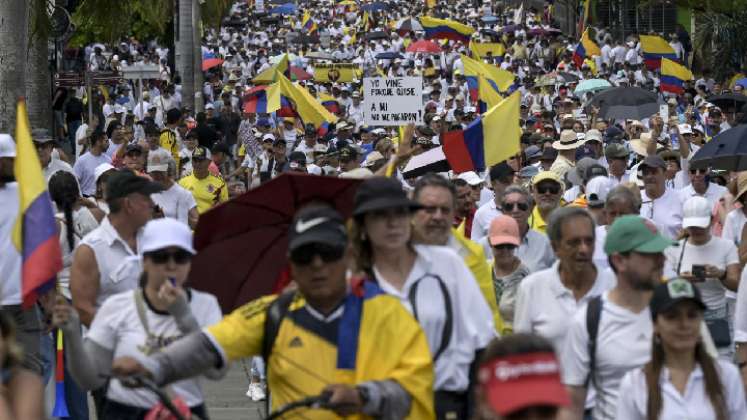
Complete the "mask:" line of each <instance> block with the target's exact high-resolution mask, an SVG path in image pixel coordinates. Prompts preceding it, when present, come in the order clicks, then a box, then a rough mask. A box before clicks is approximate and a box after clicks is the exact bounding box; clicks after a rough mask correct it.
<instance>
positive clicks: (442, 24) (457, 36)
mask: <svg viewBox="0 0 747 420" xmlns="http://www.w3.org/2000/svg"><path fill="white" fill-rule="evenodd" d="M420 24H421V25H423V29H424V30H425V39H451V40H454V41H461V42H464V43H465V44H466V43H468V42H469V38H470V37H471V36H472V34H473V33H474V32H475V28H473V27H471V26H467V25H465V24H462V23H459V22H455V21H453V20H447V19H436V18H433V17H430V16H423V17H421V18H420Z"/></svg>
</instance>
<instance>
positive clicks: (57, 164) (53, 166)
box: [42, 158, 75, 184]
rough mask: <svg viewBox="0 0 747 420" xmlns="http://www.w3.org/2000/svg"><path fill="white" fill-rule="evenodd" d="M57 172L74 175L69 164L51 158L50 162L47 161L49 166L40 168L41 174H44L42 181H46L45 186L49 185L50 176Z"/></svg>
mask: <svg viewBox="0 0 747 420" xmlns="http://www.w3.org/2000/svg"><path fill="white" fill-rule="evenodd" d="M59 171H65V172H70V173H71V174H73V175H75V173H74V172H73V167H72V166H70V164H69V163H67V162H65V161H63V160H60V159H55V158H52V160H50V161H49V165H47V167H46V168H42V173H43V174H44V179H45V180H46V181H47V184H49V178H52V175H54V174H56V173H57V172H59Z"/></svg>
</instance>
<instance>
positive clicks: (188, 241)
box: [140, 217, 196, 254]
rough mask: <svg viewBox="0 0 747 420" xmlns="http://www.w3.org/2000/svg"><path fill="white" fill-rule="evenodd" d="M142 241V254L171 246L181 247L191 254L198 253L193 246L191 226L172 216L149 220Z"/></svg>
mask: <svg viewBox="0 0 747 420" xmlns="http://www.w3.org/2000/svg"><path fill="white" fill-rule="evenodd" d="M140 243H141V248H140V252H141V253H142V254H145V253H148V252H153V251H158V250H159V249H163V248H168V247H171V246H175V247H178V248H181V249H183V250H185V251H187V252H189V253H190V254H195V253H196V252H195V249H194V248H192V231H191V230H190V229H189V226H187V224H186V223H182V222H180V221H178V220H176V219H173V218H170V217H164V218H161V219H154V220H151V221H150V222H148V223H147V224H146V225H145V228H144V229H143V237H142V239H141V240H140Z"/></svg>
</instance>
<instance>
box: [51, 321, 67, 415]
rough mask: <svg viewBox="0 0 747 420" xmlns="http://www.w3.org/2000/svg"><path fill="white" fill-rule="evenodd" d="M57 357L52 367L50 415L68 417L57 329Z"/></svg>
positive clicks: (62, 362) (63, 358)
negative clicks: (53, 389) (52, 402)
mask: <svg viewBox="0 0 747 420" xmlns="http://www.w3.org/2000/svg"><path fill="white" fill-rule="evenodd" d="M56 348H57V359H56V362H55V369H54V387H55V392H54V409H53V410H52V416H53V417H57V418H67V417H70V413H69V412H68V409H67V401H66V400H65V351H64V347H63V344H62V330H60V329H58V330H57V346H56Z"/></svg>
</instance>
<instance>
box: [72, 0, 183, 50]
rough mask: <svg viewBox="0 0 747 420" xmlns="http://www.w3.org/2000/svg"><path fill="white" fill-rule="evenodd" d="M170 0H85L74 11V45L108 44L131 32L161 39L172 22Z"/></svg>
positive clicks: (139, 35) (131, 33)
mask: <svg viewBox="0 0 747 420" xmlns="http://www.w3.org/2000/svg"><path fill="white" fill-rule="evenodd" d="M173 13H174V2H173V0H127V1H111V0H85V1H84V2H83V3H82V4H81V5H80V6H79V7H78V9H77V10H76V11H75V13H74V14H73V23H74V24H75V26H76V30H75V35H74V36H73V39H72V40H71V43H72V44H73V45H85V44H87V43H91V42H106V43H111V42H115V41H118V40H119V39H120V38H121V37H123V36H128V35H132V36H135V37H136V38H138V39H139V40H141V41H145V40H150V39H154V38H155V39H159V40H163V37H164V35H165V34H166V33H167V32H168V31H167V28H168V26H169V25H171V24H172V22H173Z"/></svg>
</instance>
